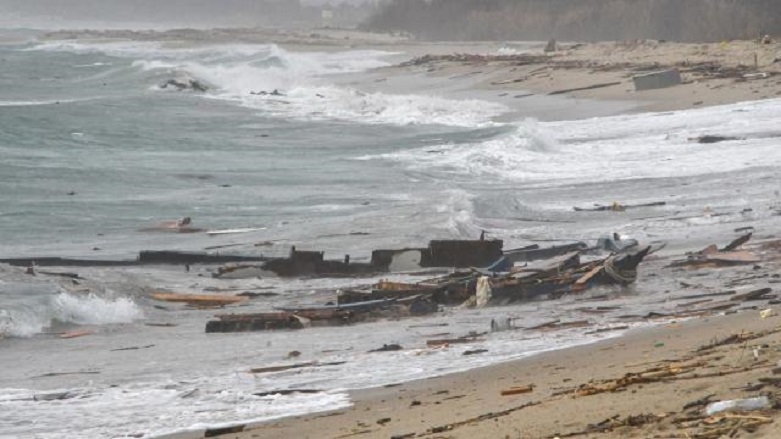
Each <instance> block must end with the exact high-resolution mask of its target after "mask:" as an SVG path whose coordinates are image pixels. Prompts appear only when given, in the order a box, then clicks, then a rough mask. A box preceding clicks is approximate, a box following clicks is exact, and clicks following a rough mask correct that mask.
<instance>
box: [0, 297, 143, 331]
mask: <svg viewBox="0 0 781 439" xmlns="http://www.w3.org/2000/svg"><path fill="white" fill-rule="evenodd" d="M142 317H143V312H142V311H141V308H139V307H138V305H136V304H135V302H133V301H132V300H131V299H129V298H126V297H116V298H106V297H100V296H97V295H95V294H88V295H83V296H78V295H74V294H70V293H64V292H61V293H58V294H54V295H52V294H45V295H38V296H32V297H30V298H28V299H26V300H23V301H16V303H15V304H14V305H11V306H8V307H7V308H4V309H0V335H3V336H7V337H31V336H33V335H35V334H40V333H42V332H45V331H46V330H47V329H49V328H51V326H52V325H53V324H55V323H58V322H59V323H64V324H76V325H107V324H116V323H129V322H132V321H134V320H138V319H140V318H142Z"/></svg>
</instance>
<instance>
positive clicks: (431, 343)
mask: <svg viewBox="0 0 781 439" xmlns="http://www.w3.org/2000/svg"><path fill="white" fill-rule="evenodd" d="M485 334H486V333H482V334H474V335H468V336H465V337H458V338H443V339H436V340H426V346H428V347H437V346H446V345H451V344H464V343H476V342H482V341H485V340H484V339H481V338H478V337H479V336H481V335H485Z"/></svg>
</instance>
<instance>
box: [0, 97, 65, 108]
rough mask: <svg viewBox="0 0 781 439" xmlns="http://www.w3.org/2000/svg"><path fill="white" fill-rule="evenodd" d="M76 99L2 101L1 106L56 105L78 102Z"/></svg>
mask: <svg viewBox="0 0 781 439" xmlns="http://www.w3.org/2000/svg"><path fill="white" fill-rule="evenodd" d="M76 101H77V100H76V99H63V100H57V99H49V100H41V101H0V107H32V106H37V105H56V104H67V103H70V102H76Z"/></svg>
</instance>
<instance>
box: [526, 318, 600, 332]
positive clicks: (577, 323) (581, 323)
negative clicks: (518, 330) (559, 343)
mask: <svg viewBox="0 0 781 439" xmlns="http://www.w3.org/2000/svg"><path fill="white" fill-rule="evenodd" d="M591 325H592V323H591V322H589V321H588V320H574V321H570V322H562V321H561V320H553V321H550V322H546V323H543V324H540V325H536V326H530V327H527V328H524V329H526V330H530V331H534V330H537V331H539V330H552V329H568V328H584V327H586V326H591Z"/></svg>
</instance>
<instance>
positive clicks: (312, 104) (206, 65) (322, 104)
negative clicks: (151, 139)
mask: <svg viewBox="0 0 781 439" xmlns="http://www.w3.org/2000/svg"><path fill="white" fill-rule="evenodd" d="M33 50H48V51H71V52H76V53H105V54H107V55H110V56H117V57H123V58H131V59H134V62H133V65H134V66H136V67H138V68H140V69H142V70H144V71H147V72H152V73H165V74H169V75H176V76H188V77H192V78H195V79H198V80H200V81H203V82H205V83H207V84H210V85H211V86H213V87H214V88H215V90H212V92H211V93H209V94H207V95H205V97H210V98H216V99H223V100H229V101H232V102H237V103H239V104H241V105H243V106H246V107H249V108H253V109H257V110H260V111H261V112H263V113H264V114H269V115H274V116H279V117H292V118H299V119H305V120H334V119H336V120H345V121H353V122H359V123H371V124H396V125H410V124H442V125H449V126H459V127H475V126H482V125H485V124H487V123H490V121H491V118H493V117H495V116H497V115H499V114H502V113H504V112H506V111H508V108H506V107H505V106H503V105H501V104H498V103H492V102H485V101H479V100H459V101H456V100H451V99H445V98H442V97H437V96H425V95H389V94H383V93H362V92H360V91H358V90H355V89H352V88H349V87H337V86H334V85H333V84H332V83H331V82H332V81H330V80H329V78H328V76H329V75H333V74H342V73H354V72H362V71H365V70H368V69H373V68H378V67H383V66H387V65H389V64H388V62H387V61H386V59H387V57H388V56H390V55H393V53H392V52H382V51H376V50H355V51H345V52H288V51H286V50H283V49H281V48H279V47H278V46H276V45H216V46H203V47H173V46H166V45H163V44H161V43H153V42H114V43H84V42H50V43H44V44H40V45H37V46H35V47H34V48H33ZM274 90H277V91H279V93H280V94H273V95H271V94H267V93H271V92H273V91H274Z"/></svg>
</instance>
